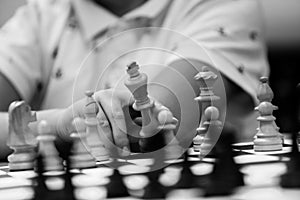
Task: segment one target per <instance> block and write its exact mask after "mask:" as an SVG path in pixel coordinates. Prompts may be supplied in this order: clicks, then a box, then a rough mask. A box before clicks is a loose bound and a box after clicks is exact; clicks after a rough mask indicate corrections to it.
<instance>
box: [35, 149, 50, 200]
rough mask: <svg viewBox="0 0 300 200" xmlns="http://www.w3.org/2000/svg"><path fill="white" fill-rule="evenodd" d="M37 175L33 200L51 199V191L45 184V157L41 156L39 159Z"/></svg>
mask: <svg viewBox="0 0 300 200" xmlns="http://www.w3.org/2000/svg"><path fill="white" fill-rule="evenodd" d="M36 161H37V168H36V171H37V174H38V176H37V177H36V185H35V186H34V197H33V200H40V199H49V198H48V197H49V196H50V195H49V190H48V188H47V186H46V183H45V180H46V178H45V176H44V175H43V173H44V163H43V156H42V155H39V156H38V157H37V160H36Z"/></svg>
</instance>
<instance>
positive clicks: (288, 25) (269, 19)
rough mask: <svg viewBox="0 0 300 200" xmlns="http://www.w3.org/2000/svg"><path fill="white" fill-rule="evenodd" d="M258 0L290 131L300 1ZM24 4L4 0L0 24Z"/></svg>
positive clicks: (280, 116)
mask: <svg viewBox="0 0 300 200" xmlns="http://www.w3.org/2000/svg"><path fill="white" fill-rule="evenodd" d="M258 1H259V2H260V4H261V11H262V16H263V19H262V20H263V24H264V26H265V31H266V41H267V46H268V59H269V63H270V66H271V75H270V84H271V87H272V89H273V91H274V94H275V98H274V101H273V103H274V104H275V105H277V106H278V107H279V110H278V111H276V112H275V113H274V115H275V116H276V117H277V124H278V126H279V127H280V129H281V132H290V131H292V130H295V128H296V124H295V123H294V122H293V120H292V117H293V114H296V112H297V111H296V109H295V108H296V106H297V102H296V97H295V86H296V85H297V83H300V73H299V71H300V70H299V67H300V1H299V0H284V1H282V0H258ZM24 3H25V0H0V26H1V25H2V24H3V23H5V21H6V20H7V19H9V18H10V17H11V16H12V15H13V13H14V12H15V10H16V9H17V8H18V7H19V6H21V5H23V4H24ZM0 45H1V44H0ZM299 118H300V116H299Z"/></svg>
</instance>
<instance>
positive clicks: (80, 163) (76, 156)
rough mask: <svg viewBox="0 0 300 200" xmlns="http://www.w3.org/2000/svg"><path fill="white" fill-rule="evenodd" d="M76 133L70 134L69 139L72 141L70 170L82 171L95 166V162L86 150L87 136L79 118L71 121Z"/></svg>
mask: <svg viewBox="0 0 300 200" xmlns="http://www.w3.org/2000/svg"><path fill="white" fill-rule="evenodd" d="M73 123H74V125H75V126H76V129H77V133H72V134H71V135H70V137H71V138H72V140H73V146H72V150H71V152H72V154H71V156H70V163H71V168H73V169H74V168H76V169H83V168H91V167H95V166H96V160H95V159H94V158H93V156H92V155H91V154H90V153H89V151H88V149H87V146H86V144H87V134H86V132H85V127H84V124H83V122H82V121H81V119H80V118H75V119H74V120H73Z"/></svg>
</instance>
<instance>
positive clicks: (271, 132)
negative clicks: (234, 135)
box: [254, 77, 283, 151]
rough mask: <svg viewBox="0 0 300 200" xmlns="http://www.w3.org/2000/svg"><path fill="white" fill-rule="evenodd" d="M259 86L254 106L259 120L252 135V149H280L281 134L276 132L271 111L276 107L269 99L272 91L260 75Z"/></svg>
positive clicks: (271, 96)
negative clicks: (257, 102) (254, 133)
mask: <svg viewBox="0 0 300 200" xmlns="http://www.w3.org/2000/svg"><path fill="white" fill-rule="evenodd" d="M260 80H261V83H262V84H261V86H260V88H259V91H258V95H257V98H258V100H259V101H260V103H259V105H258V106H257V107H256V108H255V110H256V111H258V112H259V117H258V118H257V121H258V122H259V127H258V131H257V133H256V135H255V137H254V151H277V150H281V149H282V143H283V142H282V140H283V139H282V135H281V134H280V133H279V132H278V129H279V128H278V127H277V125H276V123H275V119H276V118H275V117H274V116H273V111H274V110H277V109H278V107H277V106H274V105H273V104H272V103H271V101H272V98H273V92H272V90H271V88H270V86H269V85H268V83H267V82H268V78H266V77H262V78H261V79H260Z"/></svg>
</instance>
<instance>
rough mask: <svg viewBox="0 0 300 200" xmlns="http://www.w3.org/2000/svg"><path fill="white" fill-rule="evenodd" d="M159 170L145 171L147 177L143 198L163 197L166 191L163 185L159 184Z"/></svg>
mask: <svg viewBox="0 0 300 200" xmlns="http://www.w3.org/2000/svg"><path fill="white" fill-rule="evenodd" d="M159 175H160V172H159V171H151V172H149V173H147V177H148V179H149V183H148V185H147V186H146V187H145V189H144V190H145V192H144V195H143V199H165V198H166V191H165V188H164V186H163V185H161V184H160V182H159V181H158V180H159Z"/></svg>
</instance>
